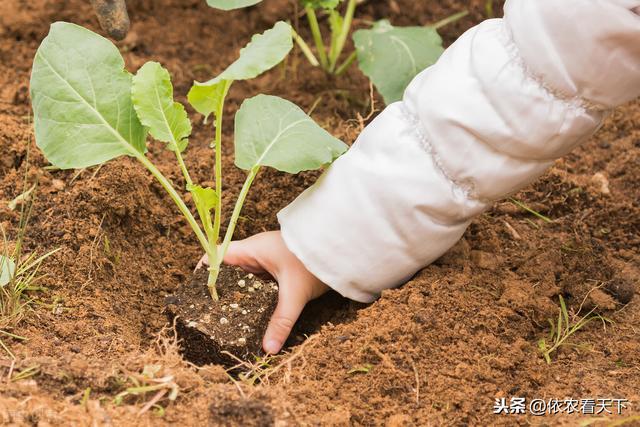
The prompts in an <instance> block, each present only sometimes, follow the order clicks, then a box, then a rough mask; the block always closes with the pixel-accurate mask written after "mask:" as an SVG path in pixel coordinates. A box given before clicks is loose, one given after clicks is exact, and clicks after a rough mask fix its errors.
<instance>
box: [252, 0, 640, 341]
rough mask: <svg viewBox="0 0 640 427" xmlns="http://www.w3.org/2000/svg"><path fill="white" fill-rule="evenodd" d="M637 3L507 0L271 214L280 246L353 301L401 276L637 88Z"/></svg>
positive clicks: (441, 249)
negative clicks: (501, 11)
mask: <svg viewBox="0 0 640 427" xmlns="http://www.w3.org/2000/svg"><path fill="white" fill-rule="evenodd" d="M637 7H640V0H564V1H562V2H558V1H557V0H536V1H528V0H508V1H507V3H506V5H505V18H504V19H493V20H488V21H485V22H483V23H482V24H480V25H478V26H476V27H474V28H472V29H470V30H469V31H467V32H466V33H465V34H464V35H462V36H461V37H460V38H459V39H458V41H456V42H455V43H454V44H453V45H452V46H451V47H450V48H449V49H447V51H446V52H445V53H444V54H443V55H442V57H441V58H440V60H439V61H438V62H437V63H436V64H435V65H434V66H432V67H430V68H428V69H427V70H425V71H424V72H422V73H421V74H420V75H418V76H417V77H416V78H415V79H414V81H413V82H412V83H411V85H410V86H409V88H408V89H407V91H406V93H405V96H404V100H403V101H402V102H399V103H396V104H392V105H390V106H389V107H387V109H386V110H384V111H383V112H382V113H381V114H380V115H379V116H378V117H377V118H376V119H375V120H374V121H373V122H372V123H371V124H370V125H369V126H368V127H367V128H366V129H365V130H364V131H363V132H362V134H361V135H360V137H359V138H358V140H357V141H356V143H355V144H354V146H353V147H352V148H351V150H350V151H349V152H348V153H347V154H345V155H344V156H343V157H341V158H340V159H338V160H337V161H336V162H335V163H334V164H333V165H332V167H331V168H329V170H328V171H327V172H326V173H325V174H324V175H323V176H322V177H321V178H320V180H319V181H318V182H317V183H316V184H315V185H314V186H312V187H311V188H310V189H308V190H307V191H305V192H304V193H303V194H302V195H301V196H300V197H298V199H296V200H295V201H294V202H293V203H292V204H291V205H289V206H288V207H287V208H285V209H284V210H283V211H282V212H280V213H279V215H278V218H279V221H280V224H281V227H282V231H281V234H282V238H283V240H284V243H285V245H286V248H288V250H289V251H290V252H291V253H292V254H294V255H295V258H297V259H298V260H299V261H300V262H301V263H302V265H303V266H304V267H305V268H306V269H307V270H308V272H309V273H310V275H311V277H316V278H317V279H319V281H321V282H324V283H326V284H327V285H329V286H330V287H331V288H333V289H335V290H336V291H338V292H339V293H341V294H342V295H344V296H346V297H348V298H351V299H354V300H357V301H362V302H370V301H373V300H375V299H376V298H377V297H378V296H379V295H380V292H381V291H382V290H384V289H388V288H392V287H396V286H398V285H400V284H402V283H404V282H405V281H406V280H407V279H408V278H410V277H411V276H412V275H413V274H415V273H416V272H417V271H418V270H420V269H421V268H423V267H424V266H426V265H428V264H430V263H431V262H433V261H434V260H436V259H437V258H438V257H440V256H441V255H442V254H443V253H444V252H446V251H447V250H448V249H449V248H450V247H451V246H452V245H453V244H455V242H456V241H458V239H459V238H460V237H461V236H462V234H463V233H464V231H465V229H466V228H467V226H468V225H469V224H470V222H471V220H472V218H473V217H474V216H476V215H478V214H479V213H481V212H483V211H484V210H486V209H487V208H488V207H490V206H491V204H492V203H493V202H494V201H495V200H498V199H501V198H503V197H505V196H506V195H508V194H510V193H513V192H515V191H518V190H519V189H520V188H522V187H523V186H525V185H527V184H528V183H530V182H531V181H533V180H534V179H536V178H537V177H538V176H540V175H541V174H542V173H544V172H545V170H546V169H547V168H548V167H549V166H550V165H551V164H552V162H553V161H554V160H555V159H556V158H558V157H561V156H563V155H564V154H566V153H567V152H569V151H570V150H571V149H573V148H574V147H575V146H577V145H578V144H580V143H581V142H583V141H585V140H586V139H587V138H588V137H589V136H591V135H592V134H593V133H594V132H595V131H596V130H597V129H598V128H599V126H600V125H601V123H602V121H603V119H604V118H605V117H606V115H607V112H608V110H610V109H611V108H613V107H615V106H617V105H620V104H623V103H625V102H627V101H630V100H632V99H634V98H636V97H637V96H638V95H640V42H639V40H640V16H638V15H637V14H635V13H634V12H633V11H632V9H634V8H637ZM249 252H250V249H249ZM281 269H282V268H281ZM303 283H307V281H305V282H303ZM309 283H312V282H310V281H309ZM292 286H293V285H292ZM276 314H278V311H276ZM293 320H295V319H293ZM272 323H273V322H272ZM288 323H293V322H292V321H291V319H289V322H288ZM271 329H272V328H270V330H271ZM267 336H270V332H269V331H268V332H267ZM282 341H284V340H282Z"/></svg>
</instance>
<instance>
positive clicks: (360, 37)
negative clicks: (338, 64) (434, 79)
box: [353, 20, 444, 104]
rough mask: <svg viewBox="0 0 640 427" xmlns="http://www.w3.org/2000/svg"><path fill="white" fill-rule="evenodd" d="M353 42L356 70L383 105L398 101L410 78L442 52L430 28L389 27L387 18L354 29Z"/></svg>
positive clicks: (440, 44) (439, 39) (435, 33)
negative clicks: (375, 89)
mask: <svg viewBox="0 0 640 427" xmlns="http://www.w3.org/2000/svg"><path fill="white" fill-rule="evenodd" d="M353 41H354V43H355V45H356V51H357V54H358V64H359V66H360V69H361V70H362V72H363V73H364V74H365V75H367V77H369V78H370V79H371V81H372V82H373V84H374V85H375V86H376V88H377V89H378V91H379V92H380V94H381V95H382V97H383V98H384V101H385V103H387V104H391V103H393V102H396V101H399V100H401V99H402V96H403V95H404V91H405V89H406V88H407V86H408V85H409V83H410V82H411V80H413V78H414V77H415V76H416V75H417V74H418V73H420V72H421V71H423V70H424V69H425V68H427V67H428V66H430V65H433V64H434V63H435V62H436V61H437V60H438V58H439V57H440V55H441V54H442V52H444V49H443V47H442V39H441V38H440V36H439V35H438V32H437V31H436V30H435V29H434V28H432V27H393V26H392V25H391V24H390V23H389V21H387V20H382V21H378V22H377V23H376V24H375V25H374V26H373V28H371V29H370V30H358V31H356V32H355V33H354V34H353Z"/></svg>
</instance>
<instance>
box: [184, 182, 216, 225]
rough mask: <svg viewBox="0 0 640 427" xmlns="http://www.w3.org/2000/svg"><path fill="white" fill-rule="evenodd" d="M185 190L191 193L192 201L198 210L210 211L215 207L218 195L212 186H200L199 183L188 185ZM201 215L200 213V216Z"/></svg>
mask: <svg viewBox="0 0 640 427" xmlns="http://www.w3.org/2000/svg"><path fill="white" fill-rule="evenodd" d="M187 190H189V192H190V193H191V194H192V195H193V202H194V203H195V205H196V208H197V209H198V211H199V212H200V211H201V210H202V212H210V211H211V210H212V209H214V208H215V207H216V204H217V202H216V201H217V200H218V197H217V195H216V191H215V190H214V189H213V188H208V187H206V188H205V187H201V186H200V185H190V186H188V187H187ZM200 217H201V218H202V217H203V216H202V215H201V216H200Z"/></svg>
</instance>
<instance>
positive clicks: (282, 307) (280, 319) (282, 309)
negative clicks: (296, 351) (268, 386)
mask: <svg viewBox="0 0 640 427" xmlns="http://www.w3.org/2000/svg"><path fill="white" fill-rule="evenodd" d="M287 289H289V290H291V289H296V288H295V287H291V286H286V283H285V282H284V281H283V282H282V283H280V290H281V291H280V294H279V297H278V305H277V306H276V309H275V311H274V312H273V315H272V316H271V320H270V321H269V326H268V327H267V332H266V333H265V334H264V338H263V340H262V348H263V349H264V351H265V352H266V353H267V354H276V353H278V352H279V351H280V349H282V346H283V345H284V343H285V341H286V340H287V338H288V337H289V334H290V333H291V329H293V325H295V323H296V321H297V320H298V317H300V313H302V309H303V308H304V306H305V305H306V304H307V302H308V299H307V298H304V295H298V293H296V292H290V291H289V292H287Z"/></svg>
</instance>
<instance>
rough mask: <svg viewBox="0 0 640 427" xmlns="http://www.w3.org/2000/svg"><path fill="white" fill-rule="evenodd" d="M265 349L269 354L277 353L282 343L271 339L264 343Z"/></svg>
mask: <svg viewBox="0 0 640 427" xmlns="http://www.w3.org/2000/svg"><path fill="white" fill-rule="evenodd" d="M264 351H266V352H267V353H269V354H276V353H278V352H279V351H280V343H279V342H278V341H276V340H269V341H267V342H266V343H264Z"/></svg>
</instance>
